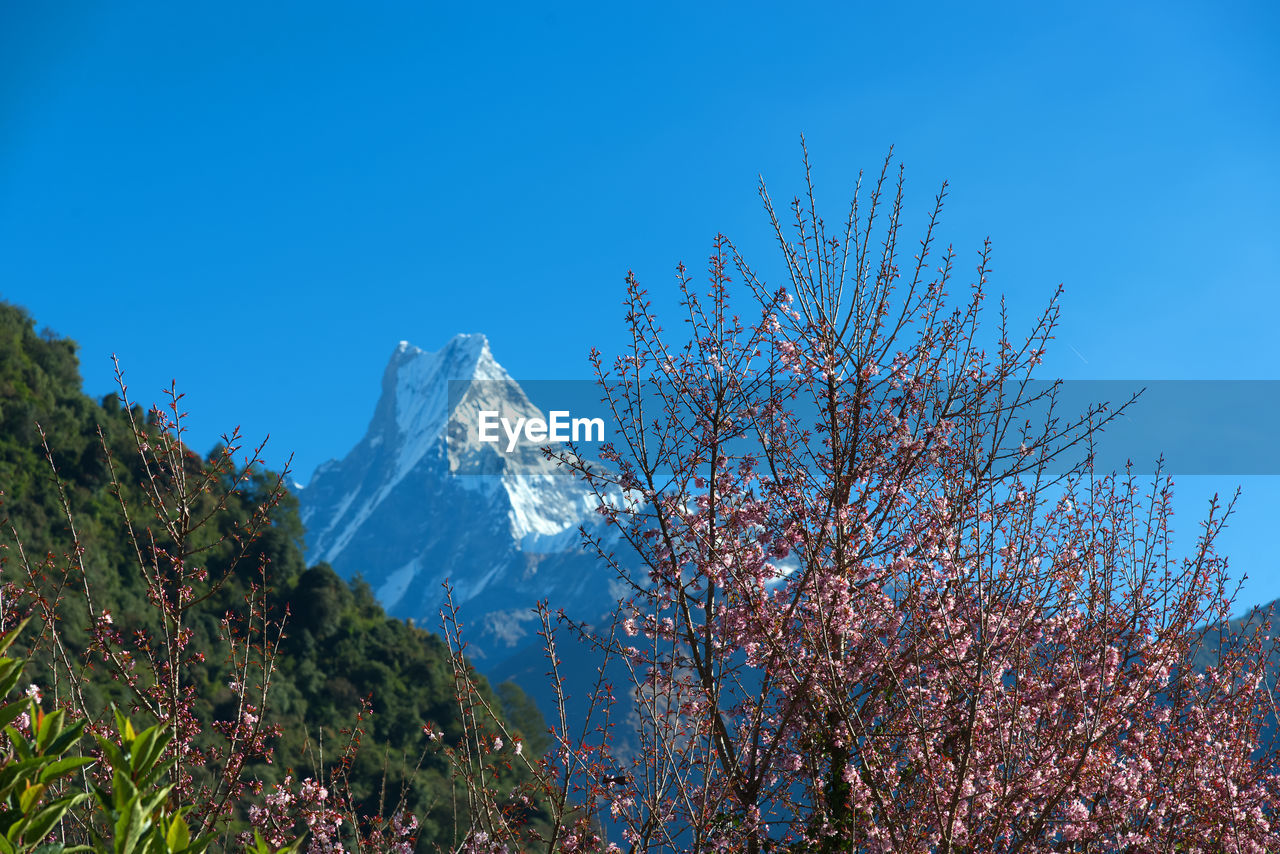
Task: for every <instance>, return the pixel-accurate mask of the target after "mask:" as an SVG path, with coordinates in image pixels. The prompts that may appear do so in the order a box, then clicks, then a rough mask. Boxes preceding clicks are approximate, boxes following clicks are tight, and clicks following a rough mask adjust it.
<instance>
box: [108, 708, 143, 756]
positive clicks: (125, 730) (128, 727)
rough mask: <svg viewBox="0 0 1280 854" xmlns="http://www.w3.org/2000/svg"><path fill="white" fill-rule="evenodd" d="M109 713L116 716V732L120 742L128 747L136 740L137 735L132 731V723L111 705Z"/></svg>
mask: <svg viewBox="0 0 1280 854" xmlns="http://www.w3.org/2000/svg"><path fill="white" fill-rule="evenodd" d="M111 711H113V712H115V714H116V732H118V733H119V734H120V740H121V741H123V742H124V743H125V746H126V747H128V746H129V745H130V744H131V743H132V742H133V740H134V739H135V738H137V734H136V733H134V731H133V723H132V722H131V721H130V720H129V719H128V718H127V717H125V715H124V712H122V711H120V709H119V708H117V707H116V706H115V705H112V707H111Z"/></svg>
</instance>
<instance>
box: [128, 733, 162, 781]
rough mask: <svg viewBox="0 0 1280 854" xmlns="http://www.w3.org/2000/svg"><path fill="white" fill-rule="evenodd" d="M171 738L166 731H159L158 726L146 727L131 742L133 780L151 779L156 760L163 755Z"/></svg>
mask: <svg viewBox="0 0 1280 854" xmlns="http://www.w3.org/2000/svg"><path fill="white" fill-rule="evenodd" d="M171 738H172V735H171V734H170V733H169V732H168V731H167V730H161V728H160V725H159V724H157V725H156V726H153V727H148V728H147V729H145V730H143V731H142V733H141V734H139V735H138V737H137V739H136V740H135V741H134V742H133V747H132V749H131V750H130V751H129V753H130V758H131V759H132V760H133V778H134V779H135V780H138V781H139V782H141V781H143V780H149V779H151V777H152V771H153V769H154V767H155V764H156V760H158V759H159V758H160V755H161V754H162V753H164V749H165V748H166V747H168V746H169V740H170V739H171Z"/></svg>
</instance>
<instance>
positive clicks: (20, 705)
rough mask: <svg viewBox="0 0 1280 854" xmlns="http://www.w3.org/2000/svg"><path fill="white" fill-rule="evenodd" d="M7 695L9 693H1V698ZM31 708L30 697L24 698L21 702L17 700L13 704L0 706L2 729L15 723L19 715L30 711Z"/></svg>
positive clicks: (0, 724) (0, 725)
mask: <svg viewBox="0 0 1280 854" xmlns="http://www.w3.org/2000/svg"><path fill="white" fill-rule="evenodd" d="M7 693H8V692H7V691H4V692H0V696H2V695H3V694H7ZM30 708H31V700H30V698H28V697H23V698H22V699H21V700H15V701H14V702H12V703H8V704H7V705H4V706H0V727H4V726H8V725H9V724H11V723H13V721H14V719H16V718H17V717H18V715H20V714H22V713H23V712H25V711H28V710H29V709H30Z"/></svg>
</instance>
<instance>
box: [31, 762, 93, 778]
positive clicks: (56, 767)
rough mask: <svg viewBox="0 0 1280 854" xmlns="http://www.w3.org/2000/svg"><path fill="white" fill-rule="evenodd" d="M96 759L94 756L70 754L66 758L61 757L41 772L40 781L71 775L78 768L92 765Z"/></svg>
mask: <svg viewBox="0 0 1280 854" xmlns="http://www.w3.org/2000/svg"><path fill="white" fill-rule="evenodd" d="M96 761H97V760H95V759H94V758H93V757H92V756H68V757H67V758H65V759H59V760H58V761H57V762H54V763H53V764H52V765H50V766H48V767H47V768H45V769H44V770H43V771H41V772H40V782H41V783H47V782H49V781H50V780H53V779H55V778H58V777H69V776H71V775H72V772H74V771H76V770H77V769H80V768H83V767H85V766H86V765H92V764H93V763H94V762H96Z"/></svg>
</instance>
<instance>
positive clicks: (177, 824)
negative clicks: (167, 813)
mask: <svg viewBox="0 0 1280 854" xmlns="http://www.w3.org/2000/svg"><path fill="white" fill-rule="evenodd" d="M164 842H165V845H167V846H168V847H169V850H170V851H172V852H174V854H177V852H179V851H186V850H187V849H188V848H189V847H191V828H189V827H187V820H186V819H185V818H183V817H182V816H180V815H179V816H175V817H174V819H173V823H172V824H170V825H169V832H168V833H167V834H165V838H164Z"/></svg>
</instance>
